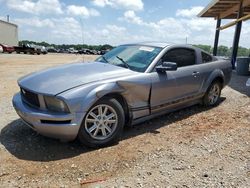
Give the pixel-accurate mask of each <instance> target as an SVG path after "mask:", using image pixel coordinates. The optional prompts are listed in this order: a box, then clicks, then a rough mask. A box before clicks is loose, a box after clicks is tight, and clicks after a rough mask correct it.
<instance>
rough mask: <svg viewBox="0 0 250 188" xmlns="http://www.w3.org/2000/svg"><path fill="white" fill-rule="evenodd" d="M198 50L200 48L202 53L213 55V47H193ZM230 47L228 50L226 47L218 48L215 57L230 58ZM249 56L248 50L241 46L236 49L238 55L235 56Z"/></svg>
mask: <svg viewBox="0 0 250 188" xmlns="http://www.w3.org/2000/svg"><path fill="white" fill-rule="evenodd" d="M194 46H196V47H198V48H201V49H203V50H204V51H206V52H208V53H210V54H212V53H213V47H212V46H209V45H202V44H199V45H194ZM232 49H233V48H232V47H231V48H228V47H227V46H223V45H221V46H218V49H217V56H226V57H230V56H231V54H232ZM249 55H250V48H249V49H247V48H245V47H242V46H239V48H238V55H237V56H249Z"/></svg>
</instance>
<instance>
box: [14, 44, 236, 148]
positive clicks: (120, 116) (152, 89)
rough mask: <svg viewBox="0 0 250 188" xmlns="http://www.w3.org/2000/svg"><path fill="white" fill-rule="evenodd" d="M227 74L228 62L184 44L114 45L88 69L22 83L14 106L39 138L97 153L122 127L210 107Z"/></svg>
mask: <svg viewBox="0 0 250 188" xmlns="http://www.w3.org/2000/svg"><path fill="white" fill-rule="evenodd" d="M231 72H232V67H231V64H230V61H226V60H218V59H217V58H216V57H213V56H211V55H210V54H208V53H206V52H205V51H202V50H201V49H199V48H196V47H193V46H189V45H170V44H166V43H138V44H128V45H121V46H118V47H116V48H114V49H112V50H111V51H110V52H108V53H106V54H105V55H103V56H100V57H98V58H97V59H96V61H95V62H92V63H75V64H68V65H64V66H60V67H58V68H50V69H48V70H43V71H41V72H37V73H34V74H30V75H28V76H26V77H23V78H22V79H20V80H19V81H18V85H19V86H20V92H19V93H17V94H16V95H15V96H14V97H13V106H14V107H15V109H16V112H17V114H18V115H19V116H20V117H21V118H22V119H23V120H24V122H26V123H27V124H28V125H29V126H30V127H31V128H33V129H34V130H36V131H37V132H39V133H41V134H42V135H45V136H49V137H54V138H58V139H61V140H64V141H65V140H73V139H75V138H76V137H78V138H79V140H80V141H81V142H82V143H83V144H85V145H87V146H89V147H102V146H107V145H110V144H112V143H114V142H116V141H118V139H119V138H120V134H121V133H122V131H123V127H124V125H127V126H129V125H134V124H138V123H141V122H143V121H145V120H148V119H150V118H153V117H155V116H159V115H162V114H165V113H168V112H171V111H174V110H177V109H181V108H184V107H188V106H191V105H194V104H198V103H200V104H203V105H205V106H215V105H217V104H218V103H219V101H220V100H219V99H220V94H221V90H222V88H223V87H224V86H225V85H227V84H228V83H229V81H230V78H231Z"/></svg>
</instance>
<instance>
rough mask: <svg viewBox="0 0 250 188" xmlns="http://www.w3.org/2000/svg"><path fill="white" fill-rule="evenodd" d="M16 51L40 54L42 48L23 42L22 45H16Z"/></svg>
mask: <svg viewBox="0 0 250 188" xmlns="http://www.w3.org/2000/svg"><path fill="white" fill-rule="evenodd" d="M14 48H15V51H16V53H18V54H20V53H24V54H33V55H34V54H37V55H40V54H41V53H42V52H41V49H39V48H37V47H32V46H31V45H30V44H23V45H21V46H14Z"/></svg>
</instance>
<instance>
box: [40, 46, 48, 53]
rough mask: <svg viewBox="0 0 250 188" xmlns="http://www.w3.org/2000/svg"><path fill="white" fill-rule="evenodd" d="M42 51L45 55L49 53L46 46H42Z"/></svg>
mask: <svg viewBox="0 0 250 188" xmlns="http://www.w3.org/2000/svg"><path fill="white" fill-rule="evenodd" d="M41 53H42V54H44V55H45V54H47V53H48V51H47V49H46V48H45V47H44V46H42V47H41Z"/></svg>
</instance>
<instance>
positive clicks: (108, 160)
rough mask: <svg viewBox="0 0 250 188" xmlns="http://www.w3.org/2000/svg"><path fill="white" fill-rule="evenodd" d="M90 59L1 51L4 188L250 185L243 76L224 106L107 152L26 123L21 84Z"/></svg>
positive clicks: (189, 114) (249, 106)
mask: <svg viewBox="0 0 250 188" xmlns="http://www.w3.org/2000/svg"><path fill="white" fill-rule="evenodd" d="M91 59H95V57H93V56H85V57H84V60H85V61H87V60H91ZM82 60H83V57H82V56H79V55H63V54H59V55H58V54H48V55H40V56H38V55H23V54H20V55H18V54H11V55H9V54H0V83H1V84H0V117H1V118H0V187H244V188H245V187H250V98H249V96H250V89H249V88H247V87H245V83H246V80H247V79H248V78H247V77H243V76H237V75H236V74H235V73H234V74H233V77H232V80H231V82H230V84H229V86H227V87H226V88H224V90H223V91H222V96H221V101H220V104H219V105H218V106H217V107H214V108H204V107H202V106H199V105H197V106H193V107H190V108H187V109H183V110H180V111H177V112H174V113H171V114H167V115H164V116H161V117H158V118H155V119H153V120H150V121H147V122H145V123H142V124H140V125H137V126H135V127H132V128H126V129H125V130H124V134H123V137H122V140H121V141H120V142H119V144H117V145H114V146H111V147H107V148H103V149H98V150H91V149H88V148H85V147H83V146H81V145H80V144H79V143H78V142H77V141H74V142H71V143H61V142H59V141H57V140H54V139H50V138H46V137H43V136H40V135H39V134H37V133H36V132H34V131H33V130H31V129H30V128H29V127H27V126H26V125H25V124H23V123H22V121H21V120H20V119H19V117H18V116H17V115H16V113H15V111H14V109H13V107H12V104H11V99H12V96H13V95H14V93H16V92H18V90H19V88H18V86H17V83H16V81H17V79H18V78H20V77H21V76H24V75H26V74H28V73H31V72H34V71H37V70H41V69H44V68H47V67H51V66H56V65H60V64H64V63H71V62H75V61H82Z"/></svg>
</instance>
